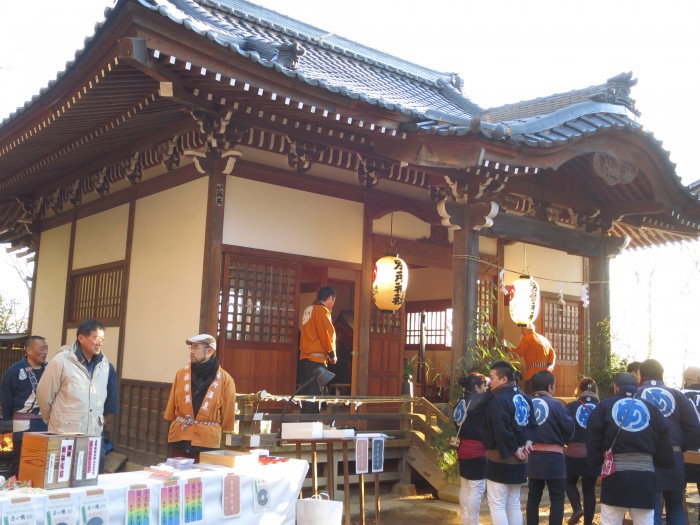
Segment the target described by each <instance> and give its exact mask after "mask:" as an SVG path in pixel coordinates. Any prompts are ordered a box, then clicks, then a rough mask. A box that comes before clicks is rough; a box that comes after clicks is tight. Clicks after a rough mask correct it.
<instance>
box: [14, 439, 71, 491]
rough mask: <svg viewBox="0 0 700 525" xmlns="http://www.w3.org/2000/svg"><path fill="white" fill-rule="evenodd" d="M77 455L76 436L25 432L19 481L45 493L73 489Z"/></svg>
mask: <svg viewBox="0 0 700 525" xmlns="http://www.w3.org/2000/svg"><path fill="white" fill-rule="evenodd" d="M74 454H75V436H73V435H65V434H51V433H49V432H25V433H24V436H23V437H22V455H21V456H20V461H19V474H18V479H19V480H20V481H31V482H32V486H33V487H41V488H44V489H59V488H64V487H69V486H70V482H71V474H72V468H73V457H74Z"/></svg>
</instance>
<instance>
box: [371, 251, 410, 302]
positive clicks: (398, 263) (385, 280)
mask: <svg viewBox="0 0 700 525" xmlns="http://www.w3.org/2000/svg"><path fill="white" fill-rule="evenodd" d="M406 286H408V266H407V265H406V263H405V262H404V261H403V259H401V258H400V257H399V256H398V255H385V256H384V257H382V258H381V259H379V260H378V261H377V262H376V263H374V274H373V275H372V299H373V300H374V304H375V305H376V306H377V308H379V309H380V310H385V311H396V310H398V309H399V308H401V305H402V304H403V301H404V299H405V297H406Z"/></svg>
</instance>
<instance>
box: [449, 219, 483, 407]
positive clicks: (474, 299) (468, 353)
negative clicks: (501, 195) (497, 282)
mask: <svg viewBox="0 0 700 525" xmlns="http://www.w3.org/2000/svg"><path fill="white" fill-rule="evenodd" d="M470 224H471V221H470V219H469V214H468V213H465V214H464V222H463V227H462V228H461V229H459V230H455V232H454V241H453V247H452V250H453V261H452V362H451V370H450V377H451V379H450V381H451V386H454V384H455V383H456V382H457V381H458V380H459V378H460V377H462V375H463V374H464V370H465V369H466V370H469V369H470V368H471V367H472V366H473V364H474V357H473V355H472V351H473V348H474V346H475V344H476V329H477V308H478V295H477V294H478V279H479V263H478V260H477V259H478V257H479V233H478V232H477V231H474V230H472V229H471V226H470ZM454 391H455V389H454V388H450V393H451V397H452V396H453V395H454Z"/></svg>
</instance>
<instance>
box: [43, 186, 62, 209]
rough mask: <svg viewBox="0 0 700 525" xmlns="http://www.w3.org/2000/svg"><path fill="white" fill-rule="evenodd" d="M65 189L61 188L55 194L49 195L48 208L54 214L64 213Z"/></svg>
mask: <svg viewBox="0 0 700 525" xmlns="http://www.w3.org/2000/svg"><path fill="white" fill-rule="evenodd" d="M63 202H64V197H63V189H61V188H59V189H57V190H56V191H54V192H53V193H51V194H49V196H48V201H47V206H48V207H49V209H50V210H51V211H52V212H54V213H61V212H62V211H63Z"/></svg>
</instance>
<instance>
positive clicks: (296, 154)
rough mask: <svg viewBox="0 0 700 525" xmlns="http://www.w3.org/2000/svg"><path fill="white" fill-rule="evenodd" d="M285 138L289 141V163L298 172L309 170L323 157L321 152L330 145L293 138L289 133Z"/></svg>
mask: <svg viewBox="0 0 700 525" xmlns="http://www.w3.org/2000/svg"><path fill="white" fill-rule="evenodd" d="M284 138H285V140H286V141H287V164H289V167H290V168H294V169H295V170H297V173H306V172H307V171H309V170H310V169H311V166H313V165H314V164H315V163H316V162H318V160H319V159H320V158H321V153H323V152H324V151H325V150H326V149H328V146H324V145H322V144H317V143H315V142H307V141H304V140H298V139H292V138H290V137H289V136H288V135H287V136H285V137H284Z"/></svg>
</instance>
